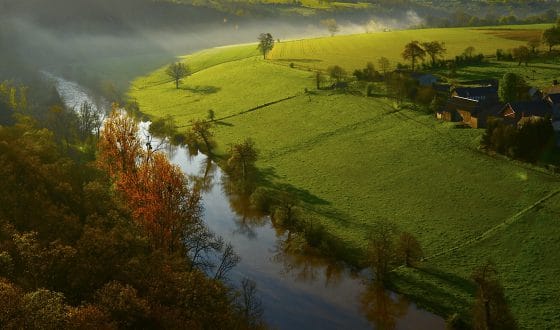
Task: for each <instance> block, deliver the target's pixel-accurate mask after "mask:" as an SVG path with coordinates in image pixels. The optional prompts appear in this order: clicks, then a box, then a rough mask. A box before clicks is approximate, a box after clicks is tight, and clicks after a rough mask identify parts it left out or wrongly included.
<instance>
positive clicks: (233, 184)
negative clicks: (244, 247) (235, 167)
mask: <svg viewBox="0 0 560 330" xmlns="http://www.w3.org/2000/svg"><path fill="white" fill-rule="evenodd" d="M221 178H222V180H221V186H222V191H223V193H224V194H225V195H226V196H227V198H228V201H229V206H230V209H231V210H232V211H233V212H234V213H235V215H236V216H235V218H234V221H235V224H236V226H237V230H236V232H235V233H236V234H242V235H245V236H246V237H247V238H249V239H256V238H257V234H256V231H255V229H256V228H260V227H262V226H264V225H265V224H266V223H267V222H268V217H267V216H266V215H265V214H263V213H262V212H259V211H257V210H255V208H254V207H253V206H252V204H251V195H250V190H248V189H247V183H245V182H242V181H240V180H237V179H235V178H232V177H231V176H230V175H228V174H224V175H222V177H221Z"/></svg>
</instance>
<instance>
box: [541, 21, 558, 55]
mask: <svg viewBox="0 0 560 330" xmlns="http://www.w3.org/2000/svg"><path fill="white" fill-rule="evenodd" d="M541 40H542V43H543V44H545V45H547V46H548V51H549V52H551V51H552V47H554V46H557V45H560V26H553V27H551V28H550V29H546V30H544V31H543V34H542V37H541Z"/></svg>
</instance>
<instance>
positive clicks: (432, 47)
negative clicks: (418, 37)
mask: <svg viewBox="0 0 560 330" xmlns="http://www.w3.org/2000/svg"><path fill="white" fill-rule="evenodd" d="M422 46H423V47H424V50H425V51H426V53H428V55H429V56H430V58H431V60H432V66H434V65H435V64H436V59H437V58H438V57H441V56H443V55H444V54H445V53H446V52H447V49H445V42H439V41H430V42H423V43H422Z"/></svg>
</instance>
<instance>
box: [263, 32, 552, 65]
mask: <svg viewBox="0 0 560 330" xmlns="http://www.w3.org/2000/svg"><path fill="white" fill-rule="evenodd" d="M522 27H523V30H519V28H517V27H511V26H505V27H503V28H508V29H511V30H492V31H490V30H488V29H486V30H482V29H480V28H447V29H420V30H402V31H390V32H375V33H369V34H356V35H341V36H334V37H323V38H315V39H304V40H293V41H286V42H282V43H280V44H277V45H276V46H275V47H274V49H273V50H272V52H271V54H270V58H271V59H273V60H278V61H281V60H287V59H290V62H293V63H295V64H297V65H298V66H302V67H309V68H314V69H326V68H327V67H329V66H331V65H340V66H342V67H343V68H345V69H346V70H349V71H352V70H354V69H359V68H362V67H364V66H365V64H366V63H367V62H368V61H371V62H373V63H374V64H377V61H378V60H379V58H381V57H386V58H388V59H389V61H390V62H391V64H392V65H393V66H395V65H396V64H397V63H399V62H400V63H404V62H405V61H404V60H403V58H402V56H401V54H402V51H403V49H404V46H405V44H407V43H408V42H410V41H412V40H418V41H420V42H423V41H433V40H437V41H442V42H445V46H446V48H447V54H446V55H445V57H446V58H455V56H456V55H460V54H462V53H463V51H464V50H465V48H467V47H469V46H473V47H475V53H482V54H485V55H491V54H495V52H496V49H498V48H502V49H511V48H514V47H517V46H520V45H524V44H526V39H525V37H526V36H528V35H531V36H532V35H534V34H539V33H540V31H542V30H543V29H545V28H548V26H547V25H542V24H540V25H523V26H522ZM514 28H515V29H514ZM522 34H523V35H524V37H523V39H520V36H521V35H522ZM514 35H515V36H517V37H516V38H513V37H512V36H514ZM309 60H316V61H315V62H310V61H309Z"/></svg>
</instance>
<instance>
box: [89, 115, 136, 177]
mask: <svg viewBox="0 0 560 330" xmlns="http://www.w3.org/2000/svg"><path fill="white" fill-rule="evenodd" d="M98 150H99V154H98V157H97V159H98V162H99V165H100V167H101V168H102V169H104V170H106V171H107V172H108V173H109V175H110V176H111V177H112V178H113V179H118V178H119V177H120V175H129V174H131V173H134V171H135V170H136V167H137V162H138V160H139V159H140V158H141V157H142V154H143V151H142V146H141V143H140V139H139V138H138V125H137V124H136V123H135V122H134V120H132V118H130V117H128V116H127V115H126V113H124V112H122V111H119V110H118V109H117V108H116V105H113V111H112V112H111V115H110V116H109V118H107V120H106V121H105V124H104V125H103V134H101V137H100V139H99V144H98Z"/></svg>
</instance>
